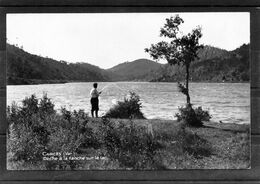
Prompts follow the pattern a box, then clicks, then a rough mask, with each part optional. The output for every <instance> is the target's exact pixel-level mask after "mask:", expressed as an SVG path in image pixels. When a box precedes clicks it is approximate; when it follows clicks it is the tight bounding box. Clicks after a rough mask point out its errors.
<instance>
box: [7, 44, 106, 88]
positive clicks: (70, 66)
mask: <svg viewBox="0 0 260 184" xmlns="http://www.w3.org/2000/svg"><path fill="white" fill-rule="evenodd" d="M6 50H7V80H8V84H34V83H36V84H38V83H60V82H68V81H109V80H110V77H109V72H107V71H105V70H103V69H101V68H99V67H97V66H94V65H91V64H88V63H68V62H65V61H56V60H54V59H51V58H46V57H41V56H37V55H32V54H30V53H28V52H26V51H24V50H22V49H20V48H18V47H16V46H14V45H10V44H7V49H6Z"/></svg>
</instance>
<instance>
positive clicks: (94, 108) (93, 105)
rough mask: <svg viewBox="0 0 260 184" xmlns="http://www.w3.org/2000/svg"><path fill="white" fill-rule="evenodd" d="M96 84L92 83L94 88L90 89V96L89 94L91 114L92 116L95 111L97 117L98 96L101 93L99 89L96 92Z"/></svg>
mask: <svg viewBox="0 0 260 184" xmlns="http://www.w3.org/2000/svg"><path fill="white" fill-rule="evenodd" d="M97 86H98V84H97V83H94V84H93V87H94V88H93V89H91V91H90V96H91V99H90V103H91V116H92V117H94V111H95V115H96V117H98V110H99V107H98V97H99V95H100V94H101V91H100V92H98V90H97Z"/></svg>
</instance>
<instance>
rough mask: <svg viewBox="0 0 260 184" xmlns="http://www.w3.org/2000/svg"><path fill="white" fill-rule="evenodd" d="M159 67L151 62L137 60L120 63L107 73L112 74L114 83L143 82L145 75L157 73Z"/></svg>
mask: <svg viewBox="0 0 260 184" xmlns="http://www.w3.org/2000/svg"><path fill="white" fill-rule="evenodd" d="M160 67H162V64H159V63H156V62H154V61H152V60H148V59H138V60H135V61H132V62H124V63H121V64H119V65H116V66H114V67H112V68H110V69H108V71H109V72H111V73H114V75H115V76H114V78H113V80H116V81H125V80H127V81H131V80H145V79H146V77H147V75H149V74H150V73H151V72H153V71H157V70H158V69H160Z"/></svg>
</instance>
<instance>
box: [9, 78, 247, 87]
mask: <svg viewBox="0 0 260 184" xmlns="http://www.w3.org/2000/svg"><path fill="white" fill-rule="evenodd" d="M91 82H100V83H101V82H107V83H113V82H115V83H177V82H178V81H175V82H166V81H158V82H154V81H153V82H150V81H66V80H35V79H28V81H27V82H25V83H20V82H17V83H8V82H7V84H6V86H21V85H41V84H69V83H91ZM189 83H190V84H192V83H217V84H222V83H223V84H233V83H234V84H250V83H251V81H234V82H233V81H227V82H215V81H191V82H189Z"/></svg>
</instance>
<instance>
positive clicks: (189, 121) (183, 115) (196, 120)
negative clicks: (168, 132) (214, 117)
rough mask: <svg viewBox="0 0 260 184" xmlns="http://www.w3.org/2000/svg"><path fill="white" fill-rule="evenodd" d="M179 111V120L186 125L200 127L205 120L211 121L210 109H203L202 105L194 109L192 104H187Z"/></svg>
mask: <svg viewBox="0 0 260 184" xmlns="http://www.w3.org/2000/svg"><path fill="white" fill-rule="evenodd" d="M179 111H180V112H179V113H176V114H175V117H177V121H183V122H184V123H185V124H186V125H189V126H195V127H200V126H202V125H203V121H209V120H210V119H211V115H210V114H209V112H208V111H204V110H202V108H201V107H198V108H195V109H193V108H192V106H191V105H190V106H189V105H187V106H185V107H180V108H179Z"/></svg>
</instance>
